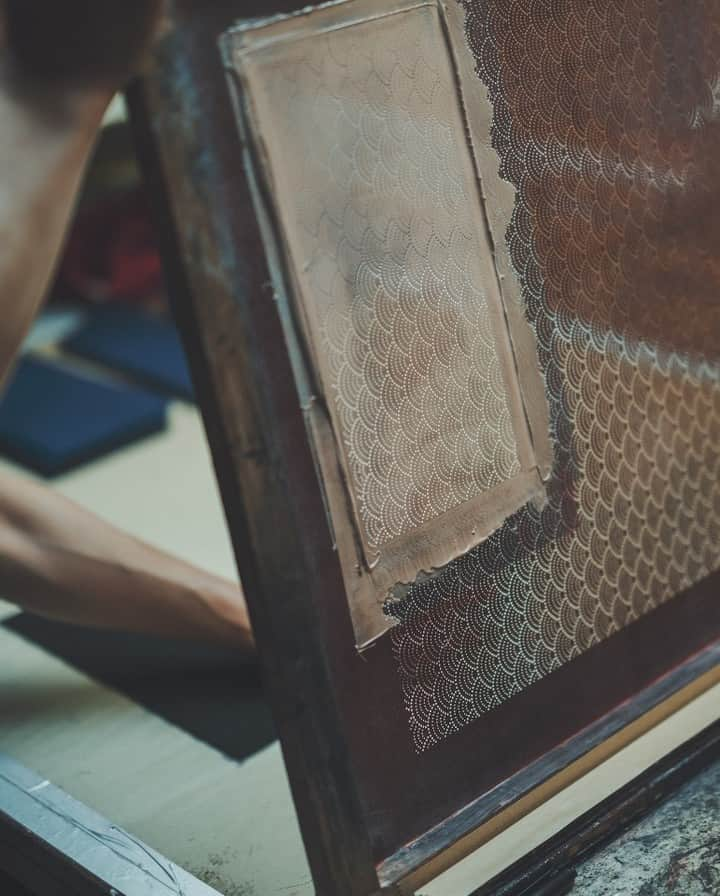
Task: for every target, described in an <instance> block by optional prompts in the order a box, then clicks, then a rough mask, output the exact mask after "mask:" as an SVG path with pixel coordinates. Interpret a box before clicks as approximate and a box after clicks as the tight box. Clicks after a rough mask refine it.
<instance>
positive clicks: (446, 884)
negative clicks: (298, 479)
mask: <svg viewBox="0 0 720 896" xmlns="http://www.w3.org/2000/svg"><path fill="white" fill-rule="evenodd" d="M170 420H171V426H170V430H169V432H168V433H166V434H163V435H161V436H157V437H154V438H152V439H149V440H147V441H146V442H144V443H142V444H141V445H137V446H134V447H132V448H128V449H125V450H123V451H122V452H119V453H118V454H116V455H113V457H111V458H109V459H106V460H103V461H99V462H96V463H94V464H92V465H91V466H89V467H87V468H85V469H84V470H82V471H80V472H76V473H74V474H72V475H69V476H66V477H63V478H62V479H60V480H59V481H58V483H57V488H58V489H59V490H60V491H62V492H63V493H64V494H66V495H68V496H69V497H71V498H73V499H74V500H77V501H79V502H81V503H83V504H85V505H86V506H88V507H90V508H91V509H93V510H96V511H97V512H99V513H101V514H102V515H103V516H105V517H106V518H108V519H109V520H110V521H111V522H113V523H115V524H117V525H120V526H122V527H124V528H126V529H128V530H129V531H131V532H133V533H134V534H136V535H138V536H140V537H143V538H145V539H147V540H149V541H151V542H152V543H154V544H156V545H158V546H159V547H162V548H165V549H167V550H170V551H175V552H178V553H181V554H182V555H183V556H186V557H187V558H188V559H190V560H192V561H194V562H196V563H199V564H201V565H204V566H207V568H209V569H212V570H213V571H215V572H217V573H219V574H222V575H228V576H232V575H234V561H233V558H232V552H231V549H230V545H229V542H228V538H227V533H226V528H225V522H224V517H223V514H222V510H221V508H220V503H219V499H218V496H217V487H216V485H215V482H214V478H213V473H212V469H211V466H210V460H209V456H208V453H207V447H206V444H205V438H204V434H203V432H202V426H201V423H200V420H199V418H198V416H197V413H196V412H195V411H194V410H192V409H189V408H187V407H184V406H182V405H176V406H174V407H173V408H172V410H171V415H170ZM179 481H182V485H183V487H182V489H180V488H178V482H179ZM16 615H17V611H16V609H15V608H13V607H12V606H10V605H9V604H0V619H9V618H11V617H13V616H16ZM0 656H2V664H1V667H0V752H4V753H7V754H9V755H10V756H12V757H14V758H16V759H18V760H19V761H21V762H22V763H23V764H25V765H26V766H28V767H29V768H31V769H33V770H34V771H36V772H37V773H38V774H40V775H41V776H42V777H43V778H47V779H48V780H50V781H52V782H53V783H54V784H55V785H57V786H60V787H62V788H63V789H65V790H66V791H67V792H68V793H69V794H70V795H71V796H73V797H75V798H76V799H79V800H80V801H81V802H83V803H85V804H86V805H88V806H89V807H91V808H93V809H95V810H96V811H98V812H100V814H102V815H103V816H104V817H105V818H107V819H108V820H110V821H111V822H113V823H114V824H117V825H118V826H120V827H124V828H125V829H126V830H128V831H129V832H130V833H131V834H132V835H134V836H135V837H138V838H140V839H141V840H143V841H145V842H146V843H148V844H149V845H150V846H152V847H153V848H155V849H157V850H158V851H159V852H161V853H162V854H163V855H165V856H167V857H168V858H169V859H171V860H172V861H174V862H176V863H177V864H178V865H180V866H181V867H183V868H185V869H187V870H188V871H190V872H192V873H193V874H194V875H196V876H197V877H199V878H200V879H201V880H204V881H206V882H207V883H209V884H210V885H211V886H212V887H214V888H215V889H217V890H218V891H219V892H220V893H222V894H225V896H312V893H313V887H312V884H311V882H310V875H309V870H308V866H307V860H306V858H305V854H304V850H303V846H302V840H301V836H300V831H299V828H298V826H297V821H296V816H295V810H294V807H293V804H292V800H291V797H290V792H289V789H288V786H287V777H286V772H285V767H284V763H283V759H282V756H281V753H280V749H279V747H278V745H277V744H273V745H271V746H269V747H268V748H266V749H263V750H262V751H261V752H259V753H257V754H256V755H254V756H252V757H251V758H249V759H247V760H246V761H245V762H243V763H236V762H233V761H231V760H229V759H228V758H226V757H225V756H224V755H222V754H221V753H220V752H219V751H218V750H216V749H213V748H211V747H209V746H207V745H206V744H205V743H203V742H202V740H200V739H198V738H197V737H193V736H190V735H189V734H187V733H186V732H184V731H182V730H180V729H179V728H178V727H176V726H175V725H172V724H169V723H168V722H167V721H165V720H163V719H162V718H160V717H158V716H157V715H156V714H154V713H153V712H150V711H148V710H147V709H145V708H143V707H141V706H138V705H137V704H135V703H134V702H132V701H131V700H130V699H128V698H127V697H126V696H123V695H121V694H119V693H117V692H116V691H114V690H112V689H110V688H107V687H104V686H103V685H101V684H99V683H97V682H96V681H93V680H92V679H90V678H88V677H87V676H86V675H85V674H83V673H82V672H80V671H78V670H77V669H74V668H72V667H71V666H69V665H68V664H67V663H65V662H62V661H60V660H58V659H57V658H56V657H55V656H52V655H50V654H49V653H48V652H46V651H45V650H43V649H41V648H39V647H37V646H36V645H34V644H32V643H29V642H28V641H27V640H26V639H24V638H22V637H20V636H19V635H18V634H16V633H15V632H14V631H12V630H10V629H7V628H3V627H0ZM178 687H180V688H181V687H182V682H181V681H180V682H178V681H173V682H168V683H167V689H168V691H169V692H170V693H171V694H175V693H176V692H177V690H178ZM719 706H720V689H716V690H715V691H713V692H710V693H708V694H706V695H705V696H704V697H702V698H701V699H699V700H697V701H695V703H694V704H691V705H690V706H689V707H687V708H686V709H685V710H683V711H682V712H681V713H680V714H678V716H677V717H676V718H673V719H671V720H669V721H668V722H666V723H665V724H664V725H663V726H661V727H660V728H659V729H658V730H657V731H655V732H652V733H651V734H649V735H647V736H646V737H644V738H643V739H642V740H641V741H639V742H638V743H636V744H635V745H633V747H631V748H629V749H628V750H626V751H624V752H623V753H622V754H620V755H618V756H616V757H615V758H614V759H613V760H611V762H609V763H608V764H607V765H606V766H604V767H602V768H600V769H597V770H596V771H595V772H593V773H592V774H591V775H590V776H588V778H587V779H585V780H583V781H581V782H579V783H577V784H575V785H574V786H573V787H571V788H569V789H568V790H567V791H566V792H564V793H563V794H561V795H560V796H558V797H557V798H556V799H554V800H553V801H551V802H550V803H548V804H547V805H546V806H545V807H543V808H542V809H540V810H538V811H536V812H534V813H532V814H530V815H529V816H528V817H526V818H525V819H523V820H522V822H520V823H519V824H518V825H517V826H516V827H514V828H512V829H510V830H509V831H507V832H506V833H505V834H503V835H501V836H500V837H499V838H498V839H497V840H496V841H495V842H493V843H492V844H489V845H488V846H487V847H485V848H484V849H482V850H481V851H480V852H478V853H476V854H475V855H473V856H471V857H469V858H468V859H466V860H465V862H463V863H460V864H459V865H458V866H456V867H455V868H454V869H452V871H450V872H448V873H447V874H446V875H444V876H443V877H442V878H440V879H438V880H437V881H435V882H433V883H432V884H429V885H427V886H426V887H423V888H422V890H421V893H422V894H423V896H464V894H466V893H470V892H471V891H472V890H473V889H474V888H475V887H477V886H479V885H480V884H482V883H483V882H484V881H485V880H487V879H489V878H491V877H493V876H494V875H495V874H497V873H498V872H499V871H501V870H502V869H503V868H504V867H505V866H506V865H507V864H509V863H510V862H512V861H514V860H515V859H517V858H519V857H520V856H521V855H523V854H524V853H525V852H526V851H527V850H528V849H529V848H531V847H533V846H535V845H537V844H539V843H541V842H542V841H543V840H544V839H545V838H546V837H547V836H549V835H550V834H552V833H553V832H555V831H556V830H559V829H560V828H562V827H563V826H564V825H565V824H567V823H568V822H569V821H570V820H572V818H574V817H576V816H577V815H579V814H581V813H582V812H583V811H585V810H587V809H588V808H589V807H590V806H591V805H592V804H593V802H597V801H598V800H599V799H601V798H602V797H603V796H605V795H606V794H607V793H609V792H610V791H611V790H612V789H613V788H615V787H618V786H620V785H621V784H623V783H625V781H627V780H629V779H630V778H632V777H633V776H634V775H636V774H638V773H639V772H641V771H642V770H643V769H644V768H645V767H646V766H647V765H649V764H650V763H652V762H653V761H655V760H656V759H657V758H659V756H661V755H662V754H663V753H664V752H665V751H667V750H669V749H672V748H673V747H674V746H676V745H677V744H679V743H680V742H681V741H682V740H683V739H684V738H685V737H689V736H691V735H692V734H693V733H694V732H695V731H699V730H700V729H701V728H702V727H704V726H705V725H706V724H708V722H709V721H711V720H712V719H713V718H714V717H716V715H717V714H718V707H719ZM242 723H243V720H242V718H239V719H237V720H236V724H237V725H238V726H241V725H242Z"/></svg>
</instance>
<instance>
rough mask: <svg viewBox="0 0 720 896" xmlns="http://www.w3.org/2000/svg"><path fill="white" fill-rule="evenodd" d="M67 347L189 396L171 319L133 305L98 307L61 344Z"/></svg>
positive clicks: (189, 385)
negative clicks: (139, 309) (157, 315)
mask: <svg viewBox="0 0 720 896" xmlns="http://www.w3.org/2000/svg"><path fill="white" fill-rule="evenodd" d="M63 348H64V349H65V350H66V351H69V352H72V353H73V354H76V355H79V356H80V357H82V358H86V359H88V360H91V361H95V362H97V363H99V364H103V365H104V366H106V367H110V368H112V369H113V370H117V371H120V372H122V373H125V374H128V375H130V376H132V377H134V378H136V379H138V380H140V381H142V382H143V383H146V384H147V385H148V386H151V387H154V388H157V389H159V390H161V391H163V392H166V393H167V394H169V395H172V396H175V397H178V398H184V399H186V400H189V401H192V400H193V387H192V381H191V379H190V371H189V370H188V366H187V362H186V360H185V353H184V351H183V347H182V343H181V342H180V337H179V336H178V333H177V330H176V329H175V327H174V326H173V324H172V323H171V322H170V321H167V320H165V319H163V318H159V317H154V316H151V315H149V314H146V313H145V312H143V311H138V310H136V309H134V308H122V307H111V308H100V309H98V310H95V311H93V312H91V314H90V318H89V320H88V321H87V322H86V323H85V324H83V325H82V326H81V327H80V329H79V330H78V331H77V332H76V333H73V334H72V335H71V336H70V337H69V338H68V339H66V340H65V341H64V342H63Z"/></svg>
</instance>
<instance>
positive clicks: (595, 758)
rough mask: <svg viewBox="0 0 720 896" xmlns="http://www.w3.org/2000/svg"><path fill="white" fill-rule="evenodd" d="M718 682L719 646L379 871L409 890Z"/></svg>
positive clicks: (388, 880)
mask: <svg viewBox="0 0 720 896" xmlns="http://www.w3.org/2000/svg"><path fill="white" fill-rule="evenodd" d="M718 683H720V642H716V643H715V644H713V645H711V646H710V647H708V648H706V649H704V650H703V651H701V652H699V653H698V654H696V655H694V656H693V657H690V658H689V659H688V660H687V661H686V662H685V663H683V664H682V665H681V666H679V667H678V668H677V669H675V670H673V671H672V672H670V673H668V674H667V675H665V676H663V677H661V678H659V679H658V680H657V681H655V682H654V683H653V684H651V685H650V686H649V687H647V688H645V689H644V690H643V691H641V692H640V693H639V694H638V695H637V696H636V697H634V698H633V699H631V700H629V701H627V702H626V703H623V704H622V705H620V706H619V707H617V708H616V709H615V710H613V711H612V712H610V713H608V714H606V715H605V716H603V717H602V718H601V719H599V720H598V721H597V722H595V723H594V724H593V725H591V726H589V727H588V728H586V729H585V730H584V731H582V732H580V733H579V734H577V735H576V736H575V737H573V738H571V739H570V740H568V741H567V742H566V743H564V744H562V745H561V746H559V747H558V748H557V749H555V750H553V751H552V752H550V753H549V754H547V755H546V756H543V757H542V758H541V759H539V760H537V761H536V762H534V763H532V764H531V765H529V766H528V767H527V768H525V769H523V770H522V771H520V772H518V773H517V774H516V775H513V776H512V777H511V778H509V779H508V780H507V781H504V782H503V783H502V784H500V785H498V786H497V787H496V788H494V789H493V790H492V791H490V792H489V793H487V794H485V795H484V796H482V797H481V798H479V799H477V800H475V801H474V802H472V803H470V804H469V805H468V806H466V807H465V808H464V809H462V810H461V811H460V812H458V813H456V814H455V815H454V816H453V817H452V818H450V819H448V820H447V821H446V822H444V823H442V824H440V825H438V826H437V827H436V828H434V829H433V830H432V831H429V832H428V833H427V834H425V835H424V836H422V837H420V838H418V839H417V840H415V841H413V842H412V843H410V844H408V845H407V846H405V847H404V848H403V849H401V850H399V851H398V852H397V853H395V855H393V856H391V857H390V858H388V859H387V860H386V861H384V862H383V863H381V864H380V866H379V867H378V874H379V878H380V880H381V881H382V882H385V883H393V882H398V881H400V882H402V891H403V892H407V893H412V892H413V891H414V890H416V889H417V888H418V887H421V886H422V885H424V884H426V883H428V882H429V881H431V880H433V879H434V878H435V877H437V876H438V875H440V874H441V873H442V872H443V871H447V870H448V869H449V868H451V867H452V866H453V865H455V864H457V863H458V862H460V861H461V860H462V859H464V858H466V857H467V856H468V855H470V854H471V853H473V852H475V851H476V850H477V849H479V848H480V847H481V846H484V845H485V844H486V843H488V842H489V841H490V840H492V839H493V838H494V837H496V836H498V835H499V834H501V833H502V832H503V831H505V830H507V828H509V827H510V826H511V825H512V824H514V823H515V822H516V821H519V820H520V819H521V818H522V817H524V816H525V815H528V814H529V813H530V812H532V811H534V810H535V809H537V808H538V807H539V806H541V805H542V804H543V803H545V802H547V801H548V800H549V799H551V798H552V797H554V796H556V795H557V794H558V793H559V792H560V791H561V790H564V789H565V788H566V787H568V786H570V785H571V784H573V783H574V782H575V781H577V780H579V779H580V778H581V777H583V775H585V774H587V773H588V772H590V771H592V770H593V769H594V768H597V766H599V765H601V764H602V763H603V762H605V761H606V760H607V759H610V758H611V757H612V756H614V755H615V754H616V753H618V752H619V751H620V750H622V749H623V748H624V747H626V746H628V745H629V744H631V743H632V742H633V741H635V740H637V739H638V738H639V737H641V736H642V735H643V734H646V733H647V732H648V731H650V730H651V729H652V728H655V727H656V726H657V725H659V724H660V723H661V722H662V721H664V720H665V719H666V718H668V717H669V716H671V715H672V714H673V713H674V712H677V711H678V710H679V709H681V708H682V707H683V706H686V705H687V704H688V703H690V702H691V701H692V700H694V699H695V698H696V697H699V696H700V695H701V694H703V693H704V692H705V691H707V690H709V689H710V688H711V687H713V686H714V685H716V684H718Z"/></svg>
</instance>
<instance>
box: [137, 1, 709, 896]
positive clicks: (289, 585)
mask: <svg viewBox="0 0 720 896" xmlns="http://www.w3.org/2000/svg"><path fill="white" fill-rule="evenodd" d="M299 5H301V4H298V3H296V4H293V3H287V4H285V5H283V4H282V3H281V2H278V3H277V4H276V5H274V6H272V7H271V8H269V7H268V5H267V4H266V3H262V2H260V0H253V2H247V0H244V2H243V0H215V2H213V3H212V4H207V5H202V4H197V3H195V2H192V0H176V2H175V3H173V4H172V13H171V18H170V22H169V27H168V32H167V34H166V36H165V38H164V40H163V42H162V44H161V46H160V49H159V51H158V53H157V55H156V58H155V61H154V64H153V67H152V69H151V71H150V72H149V74H148V76H147V78H146V79H145V80H144V82H143V83H141V84H138V85H136V86H135V87H134V88H133V90H132V91H131V92H130V95H129V98H130V104H131V109H132V115H133V120H134V123H135V129H136V133H137V137H138V146H139V152H140V156H141V160H142V163H143V165H144V168H145V171H146V174H147V177H148V181H149V183H150V184H151V187H152V189H153V192H154V194H155V199H156V203H155V205H156V208H157V212H158V223H159V232H160V234H161V237H162V241H163V252H164V256H165V262H166V271H167V275H168V280H169V286H170V291H171V294H172V296H173V300H174V305H175V310H176V315H177V318H178V321H179V323H180V326H181V330H182V332H183V335H184V339H185V342H186V347H187V349H188V353H189V356H190V359H191V366H192V369H193V375H194V379H195V382H196V386H197V392H198V395H199V399H200V403H201V407H202V410H203V414H204V419H205V423H206V427H207V430H208V434H209V438H210V443H211V447H212V451H213V456H214V461H215V465H216V470H217V475H218V478H219V481H220V487H221V491H222V494H223V498H224V503H225V508H226V512H227V516H228V521H229V525H230V529H231V533H232V537H233V542H234V546H235V551H236V556H237V560H238V563H239V566H240V568H241V571H242V579H243V583H244V586H245V589H246V592H247V596H248V601H249V604H250V610H251V615H252V619H253V625H254V627H255V631H256V636H257V641H258V645H259V650H260V654H261V661H262V665H263V668H264V673H265V679H266V683H267V687H268V693H269V697H270V700H271V702H272V705H273V709H274V712H275V716H276V721H277V725H278V730H279V732H280V737H281V740H282V744H283V749H284V755H285V761H286V764H287V767H288V773H289V777H290V782H291V786H292V790H293V795H294V799H295V802H296V805H297V809H298V814H299V817H300V823H301V828H302V832H303V836H304V840H305V845H306V848H307V853H308V858H309V861H310V865H311V869H312V873H313V877H314V880H315V885H316V889H317V892H318V894H321V896H336V894H339V893H342V894H343V896H369V894H372V893H375V892H376V891H378V890H381V889H382V888H383V887H385V888H386V889H387V891H388V892H390V890H391V889H392V888H394V887H395V886H396V885H398V884H402V886H403V892H405V891H407V889H412V887H413V886H416V885H419V884H420V883H422V882H423V881H424V880H426V879H427V878H428V877H429V876H430V875H432V874H433V873H436V872H437V871H439V870H441V869H442V868H443V867H445V866H447V864H448V863H451V862H452V861H454V860H456V859H457V858H459V857H460V856H461V855H463V854H466V853H467V852H468V851H470V850H471V849H473V848H474V847H476V846H477V845H479V844H480V843H481V842H483V840H484V839H487V837H488V836H490V833H492V831H497V830H499V829H500V828H501V827H502V825H503V823H504V821H503V819H504V817H505V816H506V815H507V817H509V813H508V809H509V807H514V808H515V809H517V808H518V806H519V805H520V806H522V807H524V808H527V809H530V808H531V807H532V806H533V805H536V804H537V803H538V802H540V801H542V799H545V798H547V797H548V796H549V795H550V794H551V793H552V792H556V791H557V790H558V789H560V788H561V787H562V786H564V785H565V784H567V783H568V782H569V781H570V780H573V779H574V777H577V776H579V775H580V774H581V773H582V771H583V770H586V769H587V768H588V767H589V766H591V765H593V764H597V763H598V762H600V761H601V760H602V759H603V758H604V757H605V756H607V755H609V754H610V753H611V752H612V751H613V750H617V749H619V748H620V747H621V746H622V745H623V744H624V743H627V742H628V741H629V740H630V739H632V737H634V736H637V734H639V733H640V732H641V731H642V730H646V729H647V728H648V727H649V726H651V725H653V724H655V723H656V722H657V721H658V720H659V719H660V718H661V717H663V716H664V715H667V714H668V713H669V712H671V711H672V710H673V709H674V708H676V707H678V706H679V705H681V704H682V703H683V702H687V700H689V699H691V698H692V696H694V695H696V694H697V693H699V692H700V691H702V690H703V689H705V688H707V687H709V686H710V685H711V684H712V683H714V682H715V681H717V680H718V678H720V601H718V600H717V599H716V593H717V588H718V581H719V580H718V577H717V576H716V577H713V578H711V579H708V580H706V581H705V582H704V583H702V584H701V585H700V586H698V587H696V588H695V589H693V590H692V591H691V592H688V593H687V594H685V595H682V596H680V597H678V598H677V599H675V600H674V601H672V602H671V603H669V604H667V605H666V606H664V607H662V608H660V609H659V610H657V611H655V612H654V613H652V614H650V615H649V616H648V617H646V618H645V619H642V620H640V621H639V622H637V623H635V624H633V625H632V626H630V627H629V628H627V629H626V630H625V631H623V632H621V633H620V634H618V635H616V636H614V637H612V638H610V639H609V640H608V641H606V642H605V643H604V644H602V645H600V646H598V647H596V648H594V649H593V650H591V651H589V652H588V653H586V654H585V655H584V656H582V657H580V658H579V659H577V660H575V661H574V662H573V663H571V664H570V665H569V666H566V667H564V668H562V669H560V670H559V671H557V672H556V673H554V674H553V675H551V676H549V677H548V678H546V679H545V680H543V681H541V682H540V683H539V684H537V685H535V686H533V687H532V688H529V689H528V690H527V691H525V692H524V693H523V694H521V695H519V696H518V697H516V698H515V699H513V700H511V701H509V702H508V703H506V704H504V705H503V706H501V707H499V708H498V709H497V710H495V711H493V712H491V713H489V714H488V715H487V716H485V717H484V718H483V719H481V720H479V721H478V722H476V723H474V724H472V725H470V726H468V727H467V728H466V729H465V730H464V731H462V732H461V733H459V734H457V735H455V736H453V737H451V738H449V739H448V740H447V741H445V742H444V743H442V744H440V745H439V746H438V747H436V748H435V749H433V750H430V751H428V752H427V753H425V754H422V755H419V756H418V755H417V754H416V753H415V752H414V750H413V748H412V744H411V740H410V734H409V728H408V725H407V716H406V713H405V709H404V706H403V699H402V694H401V690H400V681H399V676H398V675H397V670H396V666H395V660H394V658H393V656H392V651H391V647H390V644H389V639H388V638H387V637H385V638H383V639H381V641H380V642H379V644H378V645H377V646H376V647H375V648H374V649H373V650H371V651H369V652H368V653H366V654H365V655H364V656H363V657H360V656H359V655H358V653H357V651H356V650H355V647H354V638H353V633H352V627H351V622H350V618H349V613H348V609H347V604H346V601H345V597H344V591H343V581H342V576H341V572H340V567H339V564H338V560H337V557H336V555H335V553H334V551H333V549H332V541H331V537H330V532H329V528H328V524H327V521H326V516H325V511H324V506H323V501H322V495H321V490H320V487H319V484H318V481H317V477H316V472H315V467H314V463H313V458H312V453H311V449H310V445H309V443H308V440H307V437H306V432H305V425H304V421H303V416H302V413H301V409H300V406H299V402H298V398H297V393H296V389H295V384H294V381H293V376H292V370H291V367H290V361H289V358H288V354H287V352H286V348H285V341H284V337H283V332H282V327H281V323H280V319H279V315H278V313H277V309H276V306H275V303H274V301H273V291H272V287H271V283H270V276H269V272H268V268H267V265H266V261H265V255H264V251H263V246H262V240H261V237H260V232H259V229H258V225H257V222H256V219H255V215H254V213H253V209H252V202H251V197H250V193H249V189H248V183H247V181H246V177H245V173H244V168H243V148H242V146H241V143H240V138H239V136H238V133H237V128H236V123H235V120H234V117H233V111H232V106H231V102H230V94H229V91H228V87H227V84H226V80H225V73H224V71H223V68H222V62H221V57H220V53H219V51H218V48H217V39H218V37H219V35H220V34H221V33H222V32H223V31H224V30H225V29H226V28H227V27H229V26H230V25H231V24H232V23H233V22H234V21H235V20H236V19H238V18H241V17H254V16H259V15H262V16H266V15H268V14H269V13H272V12H281V11H288V9H290V8H292V7H294V6H299ZM669 633H671V634H672V636H671V637H670V634H669Z"/></svg>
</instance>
